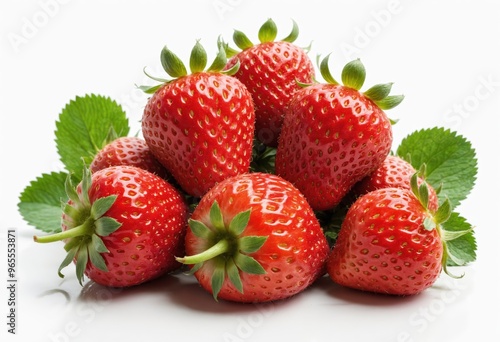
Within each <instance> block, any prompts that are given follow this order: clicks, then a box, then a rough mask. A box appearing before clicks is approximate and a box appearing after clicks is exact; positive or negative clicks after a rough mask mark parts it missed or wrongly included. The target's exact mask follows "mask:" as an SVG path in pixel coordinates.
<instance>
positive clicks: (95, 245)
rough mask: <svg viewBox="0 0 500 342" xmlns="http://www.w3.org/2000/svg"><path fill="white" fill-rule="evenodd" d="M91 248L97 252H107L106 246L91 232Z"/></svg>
mask: <svg viewBox="0 0 500 342" xmlns="http://www.w3.org/2000/svg"><path fill="white" fill-rule="evenodd" d="M92 248H93V249H95V250H96V251H97V252H99V253H109V250H108V248H107V247H106V245H105V244H104V242H103V241H102V239H101V238H100V237H99V236H98V235H97V234H92Z"/></svg>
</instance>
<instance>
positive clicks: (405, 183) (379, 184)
mask: <svg viewBox="0 0 500 342" xmlns="http://www.w3.org/2000/svg"><path fill="white" fill-rule="evenodd" d="M424 170H425V169H424ZM424 170H422V172H420V173H425V171H424ZM415 172H417V171H416V170H415V169H414V168H413V166H412V165H411V164H410V163H408V162H407V161H406V160H404V159H402V158H400V157H398V156H393V155H389V156H387V158H385V160H384V161H383V162H382V164H381V165H380V166H379V167H378V168H377V169H376V170H375V171H374V172H373V173H371V174H370V175H369V176H366V177H365V178H363V179H362V180H361V181H360V182H358V183H357V184H356V185H355V186H354V188H353V191H352V192H353V195H354V196H356V197H358V196H361V195H364V194H366V193H368V192H370V191H373V190H377V189H382V188H404V189H410V179H411V177H412V176H413V175H414V174H415ZM423 182H424V180H423V178H421V177H418V185H421V184H422V183H423ZM427 187H428V190H429V210H431V211H436V210H437V209H438V206H439V200H438V197H437V193H436V190H434V188H433V187H432V186H430V185H429V184H427Z"/></svg>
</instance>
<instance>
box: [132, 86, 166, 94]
mask: <svg viewBox="0 0 500 342" xmlns="http://www.w3.org/2000/svg"><path fill="white" fill-rule="evenodd" d="M162 86H163V84H157V85H155V86H137V88H138V89H140V90H142V91H143V92H145V93H146V94H154V93H156V92H157V91H158V89H160V88H161V87H162Z"/></svg>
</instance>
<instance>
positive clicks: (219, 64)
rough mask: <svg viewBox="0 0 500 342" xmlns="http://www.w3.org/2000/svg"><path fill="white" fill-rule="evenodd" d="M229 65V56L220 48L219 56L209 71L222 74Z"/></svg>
mask: <svg viewBox="0 0 500 342" xmlns="http://www.w3.org/2000/svg"><path fill="white" fill-rule="evenodd" d="M226 64H227V56H226V51H225V50H224V48H223V47H222V46H219V50H218V52H217V56H215V59H214V61H213V62H212V65H210V67H209V68H208V71H212V72H220V71H221V70H222V69H224V67H225V66H226Z"/></svg>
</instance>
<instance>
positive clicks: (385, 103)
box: [374, 95, 405, 110]
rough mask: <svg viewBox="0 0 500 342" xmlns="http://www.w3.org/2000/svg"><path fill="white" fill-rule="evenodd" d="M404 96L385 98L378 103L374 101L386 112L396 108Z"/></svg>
mask: <svg viewBox="0 0 500 342" xmlns="http://www.w3.org/2000/svg"><path fill="white" fill-rule="evenodd" d="M404 98H405V97H404V95H393V96H387V97H385V98H383V99H382V100H379V101H374V102H375V103H376V104H377V106H378V107H379V108H380V109H382V110H388V109H392V108H394V107H396V106H397V105H399V104H400V103H401V102H402V101H403V100H404Z"/></svg>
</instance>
